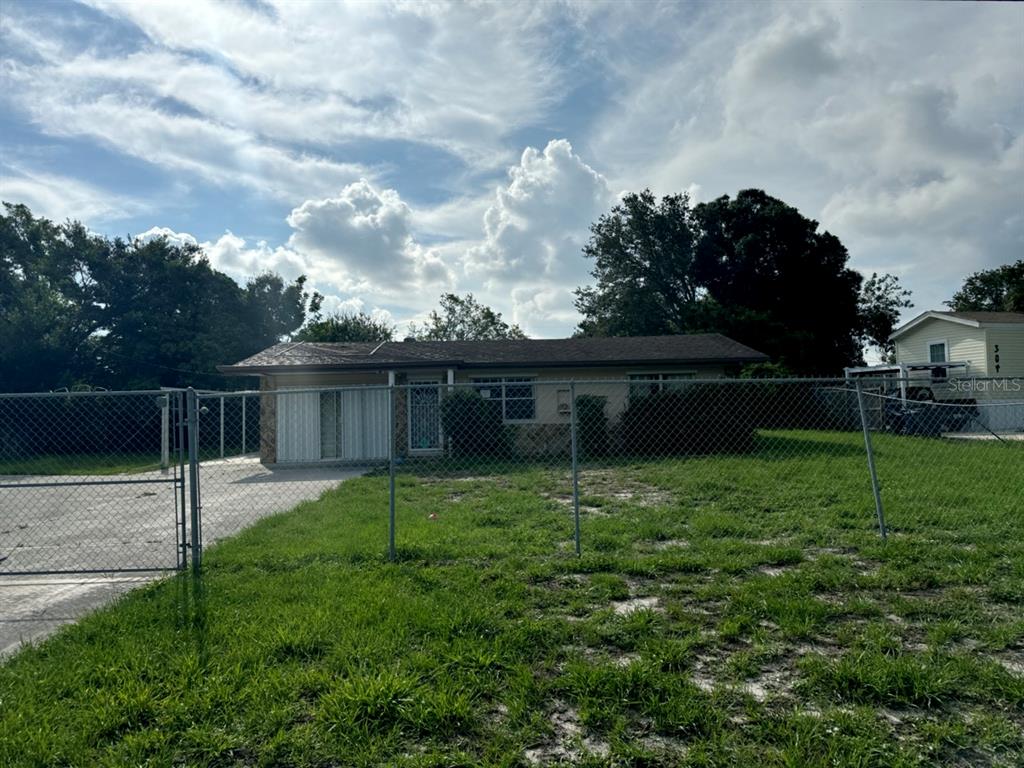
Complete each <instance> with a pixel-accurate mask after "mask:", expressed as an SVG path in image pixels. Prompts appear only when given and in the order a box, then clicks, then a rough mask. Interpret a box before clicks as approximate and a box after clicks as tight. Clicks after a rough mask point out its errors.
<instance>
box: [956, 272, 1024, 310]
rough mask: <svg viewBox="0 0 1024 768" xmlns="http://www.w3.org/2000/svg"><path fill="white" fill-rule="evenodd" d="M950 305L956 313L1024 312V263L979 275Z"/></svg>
mask: <svg viewBox="0 0 1024 768" xmlns="http://www.w3.org/2000/svg"><path fill="white" fill-rule="evenodd" d="M946 306H947V307H949V308H950V309H952V310H953V311H954V312H1024V260H1020V261H1017V262H1014V263H1013V264H1004V265H1002V266H1001V267H996V268H995V269H986V270H982V271H981V272H975V273H974V274H973V275H970V276H969V277H968V278H967V279H966V280H964V284H963V286H962V287H961V288H960V290H959V291H957V292H956V293H954V294H953V298H952V299H951V300H950V301H947V302H946Z"/></svg>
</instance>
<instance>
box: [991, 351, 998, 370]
mask: <svg viewBox="0 0 1024 768" xmlns="http://www.w3.org/2000/svg"><path fill="white" fill-rule="evenodd" d="M992 352H993V357H992V360H993V361H994V362H995V364H996V373H999V345H998V344H995V345H994V346H993V347H992Z"/></svg>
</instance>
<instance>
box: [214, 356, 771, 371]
mask: <svg viewBox="0 0 1024 768" xmlns="http://www.w3.org/2000/svg"><path fill="white" fill-rule="evenodd" d="M768 360H769V357H768V355H764V354H758V355H742V356H729V357H721V356H719V357H699V358H685V359H666V360H650V359H639V360H638V359H630V360H590V361H572V360H553V361H546V362H536V361H533V362H531V361H513V362H499V363H473V362H466V361H464V360H431V361H416V362H402V363H397V362H379V363H359V364H354V365H345V364H343V363H316V364H301V365H257V366H248V365H218V366H217V370H218V371H220V372H221V373H223V374H224V375H226V376H261V375H273V374H278V373H346V372H349V371H351V372H353V373H355V372H362V371H378V370H379V371H386V370H395V371H397V370H402V369H421V368H457V369H463V370H475V369H497V368H612V367H621V366H630V365H654V366H658V365H735V364H744V363H763V362H767V361H768Z"/></svg>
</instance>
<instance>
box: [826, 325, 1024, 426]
mask: <svg viewBox="0 0 1024 768" xmlns="http://www.w3.org/2000/svg"><path fill="white" fill-rule="evenodd" d="M890 339H891V340H892V341H893V342H894V344H895V347H896V353H895V356H894V357H895V359H894V360H893V362H891V363H887V364H884V365H873V366H866V367H862V368H848V369H846V375H847V376H848V377H850V376H870V377H878V376H889V377H892V378H896V379H901V380H903V381H902V382H901V383H900V394H901V396H902V397H903V398H904V399H911V400H914V399H929V400H935V401H937V402H944V401H945V402H949V401H956V402H965V401H974V402H976V403H977V404H978V406H980V412H981V420H982V421H983V422H984V424H985V425H986V426H988V427H989V428H991V429H999V430H1020V429H1024V406H1021V407H1017V406H1015V405H1014V403H1024V313H1022V312H937V311H930V312H922V313H921V314H920V315H918V316H917V317H915V318H913V319H912V320H910V321H908V322H906V323H904V324H903V325H901V326H900V327H899V328H897V329H896V330H895V331H893V333H892V335H891V336H890Z"/></svg>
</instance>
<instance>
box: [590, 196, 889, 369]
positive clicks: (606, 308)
mask: <svg viewBox="0 0 1024 768" xmlns="http://www.w3.org/2000/svg"><path fill="white" fill-rule="evenodd" d="M584 255H585V256H587V257H590V258H593V259H594V269H593V272H592V274H593V276H594V279H595V284H594V285H593V286H591V287H585V288H580V289H578V290H577V300H576V307H577V309H578V310H579V311H580V313H581V314H582V315H583V320H582V322H581V323H580V326H579V332H580V333H582V334H584V335H645V334H665V333H669V334H671V333H689V332H698V331H717V332H720V333H724V334H726V335H728V336H731V337H733V338H735V339H737V340H738V341H741V342H743V343H745V344H748V345H750V346H752V347H754V348H756V349H759V350H761V351H762V352H765V353H766V354H768V355H770V356H771V358H772V359H773V360H774V361H776V362H777V363H780V364H782V365H784V366H785V367H786V368H787V369H789V370H792V371H794V372H796V373H799V374H828V375H834V374H835V373H836V372H837V371H839V370H841V369H842V368H843V367H844V366H847V365H851V364H855V363H858V362H860V361H861V360H862V345H863V343H864V342H866V341H868V342H873V343H877V342H880V341H884V339H886V338H887V337H888V333H889V332H890V331H891V327H892V323H893V322H895V320H896V318H897V316H898V311H896V312H895V314H894V313H893V312H892V304H893V303H896V304H897V305H898V304H900V302H906V300H907V297H906V295H905V292H904V291H903V290H902V288H901V287H900V286H899V282H898V280H896V278H894V277H890V276H883V277H881V278H879V277H877V276H876V277H875V278H874V279H873V281H872V282H871V290H870V291H868V292H867V293H862V283H863V278H862V277H861V275H860V274H859V273H858V272H856V271H855V270H853V269H851V268H850V267H849V265H848V261H849V254H848V253H847V251H846V248H845V247H844V246H843V244H842V243H841V242H840V241H839V239H838V238H836V237H835V236H834V235H832V234H830V233H828V232H821V231H819V230H818V224H817V222H815V221H813V220H811V219H808V218H806V217H804V216H803V215H802V214H801V213H800V212H799V211H798V210H797V209H795V208H793V207H792V206H789V205H787V204H786V203H784V202H783V201H781V200H778V199H776V198H774V197H771V196H769V195H767V194H765V193H764V192H762V191H761V190H756V189H748V190H743V191H741V192H740V193H738V194H737V195H736V196H735V197H734V198H730V197H728V196H724V197H720V198H718V199H717V200H713V201H711V202H708V203H701V204H700V205H696V206H691V205H690V202H689V200H688V199H687V197H686V195H668V196H666V197H663V198H662V199H661V200H658V199H656V198H655V196H654V195H653V194H652V193H651V192H650V191H648V190H645V191H644V192H641V193H639V194H629V195H626V196H625V197H624V198H623V200H622V202H621V203H620V204H618V205H616V206H615V208H613V209H612V211H611V212H610V213H608V214H606V215H604V216H602V217H601V218H600V219H599V220H598V221H597V222H596V223H595V224H593V225H592V227H591V238H590V241H589V242H588V243H587V245H586V246H585V248H584Z"/></svg>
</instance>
